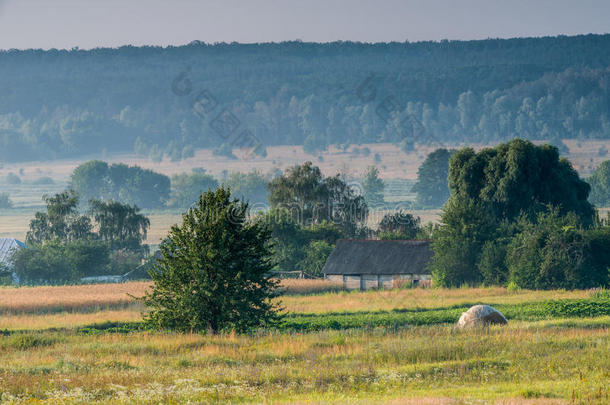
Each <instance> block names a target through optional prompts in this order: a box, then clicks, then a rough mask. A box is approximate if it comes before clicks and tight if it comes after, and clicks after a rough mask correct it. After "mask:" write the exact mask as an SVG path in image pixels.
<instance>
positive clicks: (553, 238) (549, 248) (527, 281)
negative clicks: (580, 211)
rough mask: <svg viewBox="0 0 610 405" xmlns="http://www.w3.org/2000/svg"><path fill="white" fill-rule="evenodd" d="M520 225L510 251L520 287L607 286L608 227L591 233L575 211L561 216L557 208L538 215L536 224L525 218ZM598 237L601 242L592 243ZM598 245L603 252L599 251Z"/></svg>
mask: <svg viewBox="0 0 610 405" xmlns="http://www.w3.org/2000/svg"><path fill="white" fill-rule="evenodd" d="M521 228H522V231H521V232H520V233H518V234H517V235H515V237H514V238H513V240H512V241H511V243H510V245H509V246H508V251H507V264H508V269H509V272H510V279H511V281H513V282H515V283H516V284H517V285H518V286H519V287H521V288H529V289H553V288H566V289H572V288H588V287H594V286H600V285H601V286H604V285H608V283H609V281H610V280H609V279H608V268H609V267H610V257H609V255H608V254H607V253H605V252H606V251H607V247H608V246H610V244H608V242H610V237H609V236H610V232H609V231H608V230H606V231H605V232H600V231H597V232H596V234H598V235H599V236H590V235H589V231H586V230H584V229H583V228H582V227H581V224H580V222H579V219H578V217H577V216H576V215H575V214H573V213H570V214H568V215H565V216H561V215H560V214H559V210H557V209H551V210H550V211H549V212H548V213H541V214H539V215H538V218H537V221H536V222H534V223H532V222H529V221H527V220H522V224H521ZM604 234H605V235H604ZM601 236H605V240H603V238H601ZM598 238H599V239H601V240H600V241H599V242H601V243H599V242H598V243H591V242H592V240H596V239H598ZM599 248H601V249H602V252H604V253H602V252H599V251H597V249H599ZM602 255H605V257H602Z"/></svg>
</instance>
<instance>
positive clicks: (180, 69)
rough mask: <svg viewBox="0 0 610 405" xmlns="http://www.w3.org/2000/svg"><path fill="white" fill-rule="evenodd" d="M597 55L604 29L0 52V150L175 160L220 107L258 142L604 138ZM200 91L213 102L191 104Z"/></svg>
mask: <svg viewBox="0 0 610 405" xmlns="http://www.w3.org/2000/svg"><path fill="white" fill-rule="evenodd" d="M609 66H610V35H583V36H574V37H565V36H562V37H546V38H524V39H508V40H500V39H490V40H483V41H444V42H418V43H408V42H407V43H381V44H365V43H352V42H334V43H328V44H316V43H302V42H284V43H276V44H215V45H206V44H203V43H200V42H194V43H191V44H189V45H187V46H180V47H167V48H161V47H132V46H127V47H121V48H118V49H94V50H90V51H84V50H78V49H75V50H71V51H65V50H49V51H43V50H26V51H18V50H10V51H0V94H1V95H2V96H1V97H0V161H1V160H4V161H18V160H24V159H34V158H44V159H50V158H55V157H62V156H78V155H82V154H87V153H99V152H100V151H101V150H103V149H106V150H107V151H108V152H112V151H134V150H135V151H136V152H137V153H140V154H150V155H151V156H155V157H158V156H159V154H160V153H165V154H167V155H168V156H170V157H171V158H172V159H178V158H181V157H186V156H189V155H190V154H192V149H191V148H192V147H216V146H219V145H221V144H223V143H226V142H225V141H226V140H225V139H223V138H222V136H220V134H219V133H218V132H217V131H216V130H215V129H214V128H213V126H212V125H210V122H211V121H213V120H214V118H215V117H216V116H217V115H218V113H220V112H221V111H224V109H225V108H227V109H228V110H229V111H230V112H231V113H232V114H234V116H235V117H236V118H237V120H238V122H239V124H240V126H241V128H247V129H249V130H250V131H252V133H253V134H254V135H255V136H256V137H257V138H258V139H260V141H261V142H262V143H263V144H264V145H278V144H306V145H308V149H310V150H312V149H322V148H325V147H326V146H327V145H329V144H343V143H363V142H388V141H389V142H397V143H398V142H401V141H403V140H404V138H405V137H409V136H412V137H414V138H416V139H415V140H416V141H420V142H427V141H429V140H430V139H432V138H434V139H436V140H437V141H440V142H444V141H469V142H474V141H497V140H507V139H510V138H512V137H514V136H519V137H524V138H536V139H546V140H553V141H556V142H555V143H557V142H558V140H559V139H560V138H565V137H582V138H588V137H594V138H607V137H610V96H609V91H608V89H609V87H610V69H609ZM181 73H184V76H183V78H185V79H188V86H187V88H184V87H181V88H180V89H181V90H182V92H178V93H179V94H176V93H177V92H176V91H172V84H173V82H174V80H175V79H176V78H178V77H179V76H180V74H181ZM367 78H370V82H369V83H368V85H369V87H368V89H369V90H372V92H369V93H367V94H366V95H365V96H363V94H362V93H359V91H358V90H359V89H361V86H362V85H363V83H364V82H365V81H366V80H367ZM185 90H189V91H185ZM203 90H207V92H208V93H207V94H208V95H209V96H210V97H211V99H212V100H213V101H214V103H216V104H217V106H216V107H215V109H212V111H208V112H206V113H205V114H196V113H195V112H194V111H193V108H192V106H193V103H194V102H196V101H197V100H199V99H200V97H201V92H202V91H203ZM198 97H199V98H198ZM216 104H215V105H216ZM208 106H209V105H208ZM407 118H408V120H407ZM405 123H408V124H409V125H407V127H405ZM413 123H417V125H418V128H419V129H418V130H415V129H414V128H413V127H412V126H411V124H413ZM238 132H239V131H238Z"/></svg>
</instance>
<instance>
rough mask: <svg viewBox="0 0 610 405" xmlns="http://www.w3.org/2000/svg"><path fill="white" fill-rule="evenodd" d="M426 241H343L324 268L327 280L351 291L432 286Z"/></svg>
mask: <svg viewBox="0 0 610 405" xmlns="http://www.w3.org/2000/svg"><path fill="white" fill-rule="evenodd" d="M431 257H432V250H431V249H430V241H427V240H350V239H340V240H338V241H337V244H336V246H335V249H334V250H333V251H332V253H331V254H330V256H329V257H328V259H327V260H326V263H325V264H324V269H323V270H322V272H323V273H324V277H325V278H326V279H328V280H331V281H337V282H341V283H343V285H344V287H345V288H348V289H361V290H367V289H370V288H395V287H399V286H401V285H404V284H413V285H430V284H431V278H430V273H429V271H428V269H427V264H428V262H429V261H430V259H431Z"/></svg>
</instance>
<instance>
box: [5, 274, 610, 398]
mask: <svg viewBox="0 0 610 405" xmlns="http://www.w3.org/2000/svg"><path fill="white" fill-rule="evenodd" d="M149 285H150V284H149V283H147V282H131V283H125V284H106V285H86V286H59V287H21V288H2V289H0V330H2V331H3V332H2V336H1V337H0V353H2V355H1V356H2V357H1V358H2V364H1V365H0V368H1V370H0V393H1V395H2V397H1V399H2V401H5V402H13V403H20V402H27V403H31V402H32V401H35V402H37V401H40V402H43V403H62V402H72V403H90V402H93V401H98V402H101V403H158V402H167V403H186V402H191V403H195V402H196V403H214V402H282V403H283V402H296V403H302V402H325V403H326V402H336V403H347V402H350V403H352V402H354V401H358V400H359V401H360V402H362V403H370V402H379V403H397V404H398V403H412V404H420V403H429V404H436V403H442V404H455V403H476V404H479V403H481V404H484V403H503V404H534V403H535V404H563V403H566V404H568V403H570V404H571V403H577V404H578V403H582V404H585V403H587V404H588V403H597V404H604V403H608V401H609V395H610V386H609V381H610V367H609V364H610V334H609V329H608V328H609V327H610V298H609V297H608V294H607V292H605V291H603V290H602V291H599V290H598V291H583V290H575V291H563V290H561V291H528V290H520V291H512V292H511V291H507V290H506V289H505V288H476V289H475V288H461V289H451V290H448V289H399V290H387V291H364V292H361V291H352V292H348V291H341V289H340V288H339V287H338V286H337V285H334V284H331V283H327V282H325V281H320V280H286V281H284V282H283V284H282V288H283V290H284V296H282V297H281V305H282V306H283V308H284V313H285V315H286V316H285V317H284V319H283V320H282V322H281V323H280V324H279V325H278V326H277V328H275V329H273V330H260V331H257V332H254V333H252V334H249V335H239V334H221V335H217V336H212V335H205V334H178V333H165V332H154V331H151V330H148V329H147V328H146V327H145V326H144V325H143V324H142V323H141V320H142V312H143V311H144V310H145V308H144V307H142V305H141V304H139V303H138V302H136V301H134V299H133V298H131V297H130V295H133V296H140V295H142V294H143V293H144V291H145V290H146V289H147V288H148V287H149ZM128 294H130V295H128ZM476 303H485V304H491V305H494V306H495V307H496V308H498V309H499V310H500V311H502V312H503V313H504V314H505V315H506V317H507V318H508V319H509V324H508V326H505V327H499V326H494V327H490V328H485V329H480V330H471V331H461V330H456V329H455V328H454V324H455V322H456V321H457V319H458V317H459V315H460V314H461V312H463V311H465V310H466V309H467V308H468V307H470V306H471V305H473V304H476ZM450 398H452V399H450Z"/></svg>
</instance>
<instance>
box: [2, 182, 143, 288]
mask: <svg viewBox="0 0 610 405" xmlns="http://www.w3.org/2000/svg"><path fill="white" fill-rule="evenodd" d="M44 200H45V202H46V205H47V209H46V212H37V213H36V214H35V216H34V219H33V220H32V221H31V222H30V230H29V231H28V233H27V237H26V240H27V242H28V245H29V246H28V249H21V250H20V251H19V252H17V253H16V254H15V255H14V260H15V263H14V270H15V272H16V274H17V275H18V276H19V278H20V280H21V282H26V283H30V284H33V283H49V282H50V283H62V282H76V281H78V280H79V279H80V278H82V277H86V276H100V275H107V274H115V275H116V274H117V273H118V274H124V273H127V272H128V271H131V270H133V269H135V268H137V267H138V266H140V264H141V261H142V259H143V257H144V256H145V255H146V254H147V253H148V246H147V245H143V244H142V242H143V241H144V240H145V239H146V232H147V230H148V228H149V227H150V221H149V220H148V218H146V217H145V216H144V215H142V214H140V213H139V211H140V210H139V208H138V207H136V206H129V205H124V204H121V203H119V202H116V201H108V202H103V201H99V200H91V201H90V207H91V209H90V214H91V215H92V217H93V221H94V222H95V228H96V232H94V231H93V230H94V226H93V223H92V221H91V218H90V217H89V216H87V215H81V214H79V213H78V211H77V207H78V196H77V195H76V194H75V193H74V192H73V191H72V190H69V191H64V192H62V193H59V194H56V195H55V196H52V197H49V196H45V197H44Z"/></svg>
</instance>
